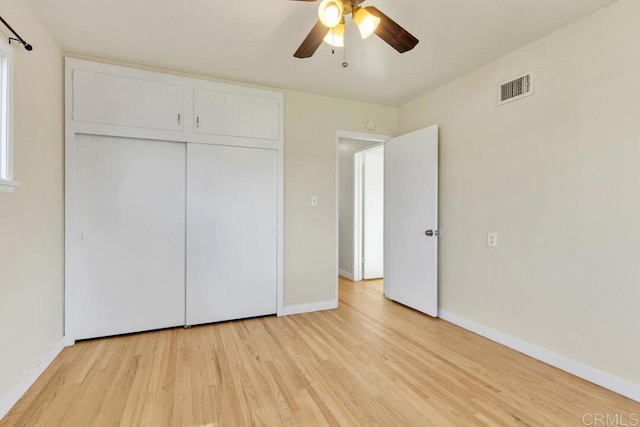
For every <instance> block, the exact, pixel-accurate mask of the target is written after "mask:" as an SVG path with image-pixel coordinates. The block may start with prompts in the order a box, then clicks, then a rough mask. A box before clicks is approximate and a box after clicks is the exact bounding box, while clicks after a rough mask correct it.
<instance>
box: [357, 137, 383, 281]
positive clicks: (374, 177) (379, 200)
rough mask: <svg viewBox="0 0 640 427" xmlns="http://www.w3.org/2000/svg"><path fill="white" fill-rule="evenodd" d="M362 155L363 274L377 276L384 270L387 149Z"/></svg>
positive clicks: (368, 277)
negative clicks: (385, 160)
mask: <svg viewBox="0 0 640 427" xmlns="http://www.w3.org/2000/svg"><path fill="white" fill-rule="evenodd" d="M363 156H364V171H363V177H364V179H363V183H362V184H363V185H362V186H363V196H362V198H363V200H362V206H363V209H362V216H363V218H362V259H363V263H362V276H363V278H364V279H377V278H380V277H382V276H383V272H384V148H382V147H380V148H377V149H375V150H371V151H367V152H365V153H363Z"/></svg>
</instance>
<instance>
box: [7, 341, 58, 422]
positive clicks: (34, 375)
mask: <svg viewBox="0 0 640 427" xmlns="http://www.w3.org/2000/svg"><path fill="white" fill-rule="evenodd" d="M64 346H65V345H64V338H63V339H61V340H60V341H58V342H57V343H56V344H55V345H54V346H53V347H51V348H50V349H49V351H48V352H47V354H45V355H44V357H43V358H42V359H41V360H40V363H38V365H37V366H36V367H35V368H33V369H32V370H31V372H30V373H29V375H28V376H27V377H26V378H25V379H24V380H22V382H21V383H20V384H18V385H17V386H16V387H15V388H14V389H13V390H11V391H10V392H9V394H8V395H6V396H4V397H3V398H2V400H0V420H1V419H2V418H4V416H5V415H7V414H8V413H9V411H10V410H11V408H13V406H14V405H15V404H16V403H18V400H20V398H21V397H22V396H23V395H24V394H25V393H26V392H27V390H29V388H30V387H31V386H32V385H33V383H35V382H36V380H37V379H38V378H39V377H40V375H42V373H43V372H44V371H45V369H47V368H48V367H49V365H51V362H53V360H54V359H55V358H56V357H58V355H59V354H60V352H61V351H62V349H63V348H64Z"/></svg>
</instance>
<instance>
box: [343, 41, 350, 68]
mask: <svg viewBox="0 0 640 427" xmlns="http://www.w3.org/2000/svg"><path fill="white" fill-rule="evenodd" d="M342 50H344V62H343V63H342V68H347V67H348V66H349V63H348V62H347V43H346V40H345V43H344V47H343V48H342Z"/></svg>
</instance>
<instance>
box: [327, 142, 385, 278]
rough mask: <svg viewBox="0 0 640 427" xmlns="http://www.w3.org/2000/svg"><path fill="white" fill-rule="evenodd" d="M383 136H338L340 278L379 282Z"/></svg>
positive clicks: (381, 230)
mask: <svg viewBox="0 0 640 427" xmlns="http://www.w3.org/2000/svg"><path fill="white" fill-rule="evenodd" d="M387 139H388V137H387V136H383V135H369V134H354V133H350V132H337V160H338V176H337V187H338V206H337V207H338V209H337V211H338V212H337V216H338V248H337V249H338V274H339V276H341V277H343V278H346V279H348V280H351V281H356V282H357V281H362V280H363V279H380V278H382V276H383V273H384V271H383V253H384V228H383V224H384V223H383V221H384V219H383V218H384V203H383V200H384V199H383V197H384V196H383V195H384V142H385V141H386V140H387Z"/></svg>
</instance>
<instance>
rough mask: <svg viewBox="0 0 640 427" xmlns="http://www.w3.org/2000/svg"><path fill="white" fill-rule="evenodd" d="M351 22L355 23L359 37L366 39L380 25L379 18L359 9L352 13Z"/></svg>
mask: <svg viewBox="0 0 640 427" xmlns="http://www.w3.org/2000/svg"><path fill="white" fill-rule="evenodd" d="M353 22H355V23H356V26H357V27H358V30H360V36H361V37H362V38H363V39H366V38H367V37H369V36H370V35H371V34H373V33H374V32H375V31H376V28H378V25H380V18H378V17H377V16H374V15H373V14H372V13H371V12H369V11H368V10H366V9H363V8H361V7H360V8H358V10H356V11H355V12H354V13H353Z"/></svg>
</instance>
